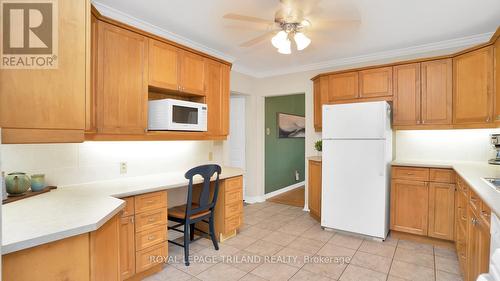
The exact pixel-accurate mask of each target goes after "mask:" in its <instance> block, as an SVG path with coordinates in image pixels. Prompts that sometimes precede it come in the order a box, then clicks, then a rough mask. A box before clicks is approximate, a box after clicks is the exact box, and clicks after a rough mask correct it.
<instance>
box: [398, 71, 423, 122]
mask: <svg viewBox="0 0 500 281" xmlns="http://www.w3.org/2000/svg"><path fill="white" fill-rule="evenodd" d="M420 102H421V95H420V63H413V64H406V65H398V66H395V67H394V100H393V124H394V125H417V124H420V120H421V115H420V113H421V112H420Z"/></svg>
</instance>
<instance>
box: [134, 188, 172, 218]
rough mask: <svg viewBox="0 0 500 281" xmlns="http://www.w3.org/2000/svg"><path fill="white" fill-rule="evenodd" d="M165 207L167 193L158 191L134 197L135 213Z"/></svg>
mask: <svg viewBox="0 0 500 281" xmlns="http://www.w3.org/2000/svg"><path fill="white" fill-rule="evenodd" d="M166 206H167V192H166V191H159V192H152V193H147V194H143V195H137V196H135V213H142V212H146V211H150V210H155V209H159V208H162V207H166Z"/></svg>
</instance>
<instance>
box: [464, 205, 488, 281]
mask: <svg viewBox="0 0 500 281" xmlns="http://www.w3.org/2000/svg"><path fill="white" fill-rule="evenodd" d="M469 217H470V225H469V232H468V237H467V240H468V241H467V257H468V259H467V261H468V262H467V263H466V266H467V271H466V273H467V274H466V275H464V276H466V278H465V280H466V281H475V280H476V279H477V277H478V276H479V275H480V274H482V273H486V272H488V269H489V262H490V228H489V227H488V226H487V225H486V224H485V223H484V222H483V221H482V220H481V219H480V218H479V216H478V215H477V214H476V212H475V211H474V210H473V209H472V208H471V207H469Z"/></svg>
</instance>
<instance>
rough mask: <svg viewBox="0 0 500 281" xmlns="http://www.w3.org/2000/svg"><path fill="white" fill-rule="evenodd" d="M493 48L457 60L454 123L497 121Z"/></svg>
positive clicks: (454, 71) (455, 62)
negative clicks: (494, 107) (494, 108)
mask: <svg viewBox="0 0 500 281" xmlns="http://www.w3.org/2000/svg"><path fill="white" fill-rule="evenodd" d="M493 89H494V86H493V47H492V46H488V47H484V48H481V49H478V50H476V51H472V52H469V53H465V54H463V55H460V56H457V57H455V58H454V59H453V123H454V124H474V123H489V122H492V121H493V116H492V115H493V100H494V99H493Z"/></svg>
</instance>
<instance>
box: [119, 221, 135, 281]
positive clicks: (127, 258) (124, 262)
mask: <svg viewBox="0 0 500 281" xmlns="http://www.w3.org/2000/svg"><path fill="white" fill-rule="evenodd" d="M134 274H135V230H134V216H130V217H124V218H120V276H121V280H125V279H127V278H129V277H131V276H132V275H134Z"/></svg>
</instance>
